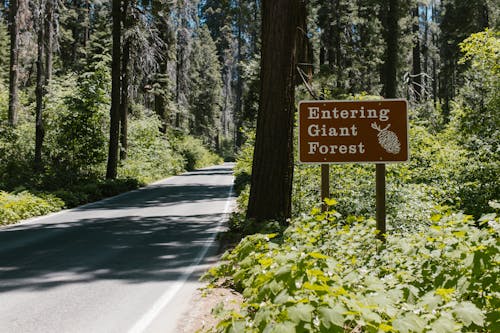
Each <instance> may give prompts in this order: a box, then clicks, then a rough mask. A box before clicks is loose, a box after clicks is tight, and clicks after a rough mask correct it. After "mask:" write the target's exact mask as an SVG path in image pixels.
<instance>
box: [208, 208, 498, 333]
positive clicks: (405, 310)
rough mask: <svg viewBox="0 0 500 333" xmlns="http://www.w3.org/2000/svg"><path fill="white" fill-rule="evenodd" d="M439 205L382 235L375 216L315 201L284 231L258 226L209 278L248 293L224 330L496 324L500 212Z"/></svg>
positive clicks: (445, 328) (448, 328)
mask: <svg viewBox="0 0 500 333" xmlns="http://www.w3.org/2000/svg"><path fill="white" fill-rule="evenodd" d="M480 223H481V224H482V225H483V227H482V228H476V227H475V226H474V224H475V222H474V221H473V219H472V218H471V217H470V216H466V215H461V214H458V215H457V214H449V213H440V214H438V213H436V214H434V215H433V216H432V217H431V218H430V220H429V221H426V222H425V223H423V224H429V225H430V228H428V227H422V228H421V229H420V230H418V231H417V232H414V233H391V234H389V235H388V237H387V242H386V244H382V243H381V242H380V241H378V240H376V239H375V221H373V220H371V219H365V218H363V217H354V216H348V217H346V218H342V217H341V216H340V214H339V213H338V212H336V211H335V210H330V211H329V212H327V213H326V214H322V213H320V211H319V209H315V210H313V211H312V212H311V214H310V215H308V216H303V217H301V218H296V219H294V220H292V221H291V225H290V227H289V228H288V229H287V230H285V232H284V233H283V235H282V236H279V235H278V234H255V235H252V236H248V237H246V238H245V239H243V240H242V241H241V242H240V244H239V245H238V246H237V247H236V248H235V249H234V250H233V251H230V252H227V253H226V254H224V256H223V258H222V259H223V261H222V263H221V264H219V266H217V267H215V268H213V269H211V270H210V272H209V274H208V275H207V276H206V278H212V281H216V280H217V279H219V278H224V279H229V280H228V282H230V283H232V284H233V286H234V287H235V288H236V289H237V290H239V291H241V292H242V293H243V296H244V297H245V300H246V301H245V303H243V305H242V309H241V311H240V312H234V311H233V312H232V313H230V314H229V316H228V317H226V318H225V319H223V320H222V321H221V323H220V324H219V325H218V329H217V331H218V332H234V331H237V332H243V331H245V332H352V331H353V330H355V331H362V332H424V331H435V332H462V331H474V332H478V331H489V332H495V331H498V328H499V324H500V323H499V322H498V318H500V317H499V315H500V312H499V310H498V309H499V305H500V303H499V299H498V295H499V292H500V290H499V287H498V283H497V276H498V274H499V273H500V267H499V266H498V265H497V264H496V263H495V260H496V259H495V258H496V257H498V255H499V251H500V244H499V241H498V239H499V238H498V236H499V232H500V219H499V218H498V217H496V216H495V215H490V216H486V217H484V218H483V219H482V220H481V221H480Z"/></svg>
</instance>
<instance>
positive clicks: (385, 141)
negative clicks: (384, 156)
mask: <svg viewBox="0 0 500 333" xmlns="http://www.w3.org/2000/svg"><path fill="white" fill-rule="evenodd" d="M389 127H391V124H389V125H387V127H386V128H384V129H382V128H381V126H379V125H377V123H372V128H373V129H376V130H377V131H378V134H377V136H378V143H379V144H380V145H381V146H382V148H384V149H385V151H387V152H388V153H391V154H399V152H400V151H401V143H400V142H399V139H398V136H397V135H396V133H394V132H393V131H389Z"/></svg>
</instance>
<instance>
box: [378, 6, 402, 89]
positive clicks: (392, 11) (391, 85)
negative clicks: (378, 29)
mask: <svg viewBox="0 0 500 333" xmlns="http://www.w3.org/2000/svg"><path fill="white" fill-rule="evenodd" d="M385 10H386V11H387V12H386V15H385V32H384V38H385V42H386V50H385V59H384V72H383V78H382V82H383V83H384V88H383V90H384V91H383V96H384V97H386V98H395V97H396V95H397V71H398V65H399V64H398V42H399V24H398V20H399V1H398V0H386V6H385Z"/></svg>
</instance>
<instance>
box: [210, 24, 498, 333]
mask: <svg viewBox="0 0 500 333" xmlns="http://www.w3.org/2000/svg"><path fill="white" fill-rule="evenodd" d="M461 47H462V51H463V58H462V61H463V62H465V61H471V68H470V70H468V71H467V72H466V77H467V78H468V79H469V81H467V82H468V83H467V85H465V86H464V88H463V89H461V90H460V94H459V95H458V96H457V98H456V100H455V101H454V103H453V109H452V111H451V113H450V119H449V121H444V119H443V118H442V117H441V115H442V110H441V109H440V108H439V105H438V106H437V107H433V106H432V105H414V106H413V107H412V108H411V110H410V119H411V125H410V161H409V162H408V163H404V164H394V165H388V170H387V205H388V207H387V213H388V217H387V220H388V233H387V239H386V242H385V243H383V242H381V241H380V240H378V239H377V238H376V227H375V221H374V219H373V217H374V216H375V194H374V192H375V167H374V166H373V165H359V164H358V165H355V164H350V165H332V166H331V169H330V173H331V174H330V178H331V185H330V193H331V197H332V198H331V199H326V200H325V201H326V204H327V205H328V206H329V209H328V211H327V212H322V211H321V209H320V207H321V203H320V202H319V198H320V170H319V167H318V166H310V165H301V164H296V165H295V167H294V184H293V197H292V200H293V212H292V218H291V219H290V220H288V221H287V222H286V223H283V222H282V221H266V222H258V223H256V222H255V221H253V220H248V219H246V218H245V209H246V205H247V201H248V192H249V180H250V178H251V177H250V175H251V163H252V152H253V150H252V146H253V142H252V141H253V136H254V134H253V132H252V131H248V132H247V134H248V135H247V137H248V141H247V143H246V145H245V146H244V147H243V149H242V150H241V152H240V154H239V156H238V158H237V163H236V170H235V174H236V189H237V190H238V191H239V194H240V195H239V198H238V205H239V212H238V213H236V214H234V215H233V217H232V219H231V223H230V226H231V230H230V233H232V234H233V236H234V235H235V234H240V235H248V236H246V237H244V238H243V239H242V240H241V242H240V243H239V244H238V245H237V246H236V247H235V248H234V249H233V250H230V251H228V252H226V253H225V254H224V256H223V258H222V262H221V263H220V264H219V265H218V266H217V267H215V268H213V269H212V270H211V271H210V272H209V273H208V274H207V275H206V276H205V278H206V279H208V280H209V281H211V283H212V284H214V285H220V284H222V285H225V286H228V287H230V288H233V289H235V290H237V291H239V292H241V293H242V295H243V297H244V299H245V300H244V302H243V304H242V305H241V309H239V311H234V310H233V311H222V310H220V309H218V314H219V316H220V318H221V321H220V323H219V325H218V326H217V328H216V329H214V330H215V331H217V332H243V331H244V332H497V331H499V330H500V310H499V309H500V298H499V296H500V287H499V286H500V284H499V281H498V276H500V267H499V256H500V241H499V240H500V237H499V236H500V235H499V233H500V217H499V215H498V214H499V213H500V204H499V202H498V199H499V198H500V186H499V184H498V174H500V162H499V161H500V155H499V154H500V150H499V146H498V144H499V142H500V137H499V127H498V125H499V120H500V118H499V116H500V115H499V113H498V110H499V109H500V99H499V96H498V93H497V92H498V87H499V86H498V84H499V82H500V80H499V79H500V75H499V74H500V73H499V72H498V65H497V61H498V36H497V35H494V34H493V33H492V32H491V31H486V32H483V33H478V34H474V35H472V36H471V37H470V38H469V39H467V40H466V41H465V42H464V43H462V45H461ZM492 48H493V50H496V51H493V54H492ZM494 52H497V53H494ZM494 59H497V60H494ZM478 78H480V79H479V80H484V81H482V83H481V84H480V87H479V86H478V85H476V83H477V80H478ZM300 94H301V93H300V92H299V95H300ZM301 97H303V96H299V99H300V98H301ZM326 97H327V98H328V97H330V96H326ZM345 98H349V99H352V98H355V99H356V98H360V99H362V98H368V99H373V98H376V97H374V96H371V97H370V96H345ZM479 106H480V107H481V109H480V110H479Z"/></svg>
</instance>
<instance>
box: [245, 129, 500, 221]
mask: <svg viewBox="0 0 500 333" xmlns="http://www.w3.org/2000/svg"><path fill="white" fill-rule="evenodd" d="M245 135H246V136H247V137H248V139H247V142H246V143H245V145H244V146H243V147H242V149H241V151H240V152H239V154H238V157H237V161H236V166H235V189H236V191H237V193H238V194H240V197H239V198H238V204H239V205H238V206H239V210H240V213H241V212H243V213H244V211H245V210H246V206H247V200H248V185H249V183H250V178H251V167H252V158H253V140H254V139H253V137H254V134H253V132H251V131H247V132H245ZM481 165H484V164H481ZM472 168H474V165H471V164H470V163H469V161H468V160H467V151H466V150H465V149H464V148H462V147H461V146H460V145H459V144H458V143H457V142H456V140H455V139H454V138H453V135H452V134H451V133H450V132H439V133H436V134H432V133H430V132H429V131H428V130H427V129H426V128H425V127H423V126H419V125H417V124H412V125H411V126H410V161H409V163H403V164H392V165H388V168H387V177H386V180H387V214H388V225H389V227H390V228H394V229H407V230H409V229H412V228H414V227H416V226H418V225H419V224H421V223H423V221H426V220H427V218H428V217H429V212H430V210H431V209H432V208H433V207H434V206H436V205H446V206H453V207H457V208H458V207H463V205H464V204H465V203H466V202H467V203H468V204H470V205H473V204H474V202H473V201H468V198H467V197H466V196H460V193H461V191H463V190H464V189H465V188H467V189H469V190H470V191H473V190H476V188H474V187H473V186H472V184H469V185H470V186H469V185H467V184H463V183H462V177H463V175H465V174H467V175H471V177H474V174H472V173H471V170H472ZM330 179H331V184H330V193H331V197H333V198H336V199H337V200H338V205H337V210H338V211H339V212H340V213H341V214H342V215H350V214H354V215H358V216H364V217H367V218H368V217H371V216H375V168H374V166H373V165H370V164H342V165H331V166H330ZM474 179H475V181H476V184H477V186H489V185H488V184H491V182H490V181H489V180H488V179H485V178H484V179H480V178H474ZM319 198H320V171H319V167H318V166H314V165H304V164H297V165H295V169H294V184H293V196H292V207H293V215H294V216H300V215H301V214H302V213H303V212H304V211H309V210H311V209H312V208H313V207H315V206H316V205H317V203H318V201H319ZM491 199H494V197H491V196H488V195H487V194H485V198H484V200H486V202H487V200H491Z"/></svg>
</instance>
